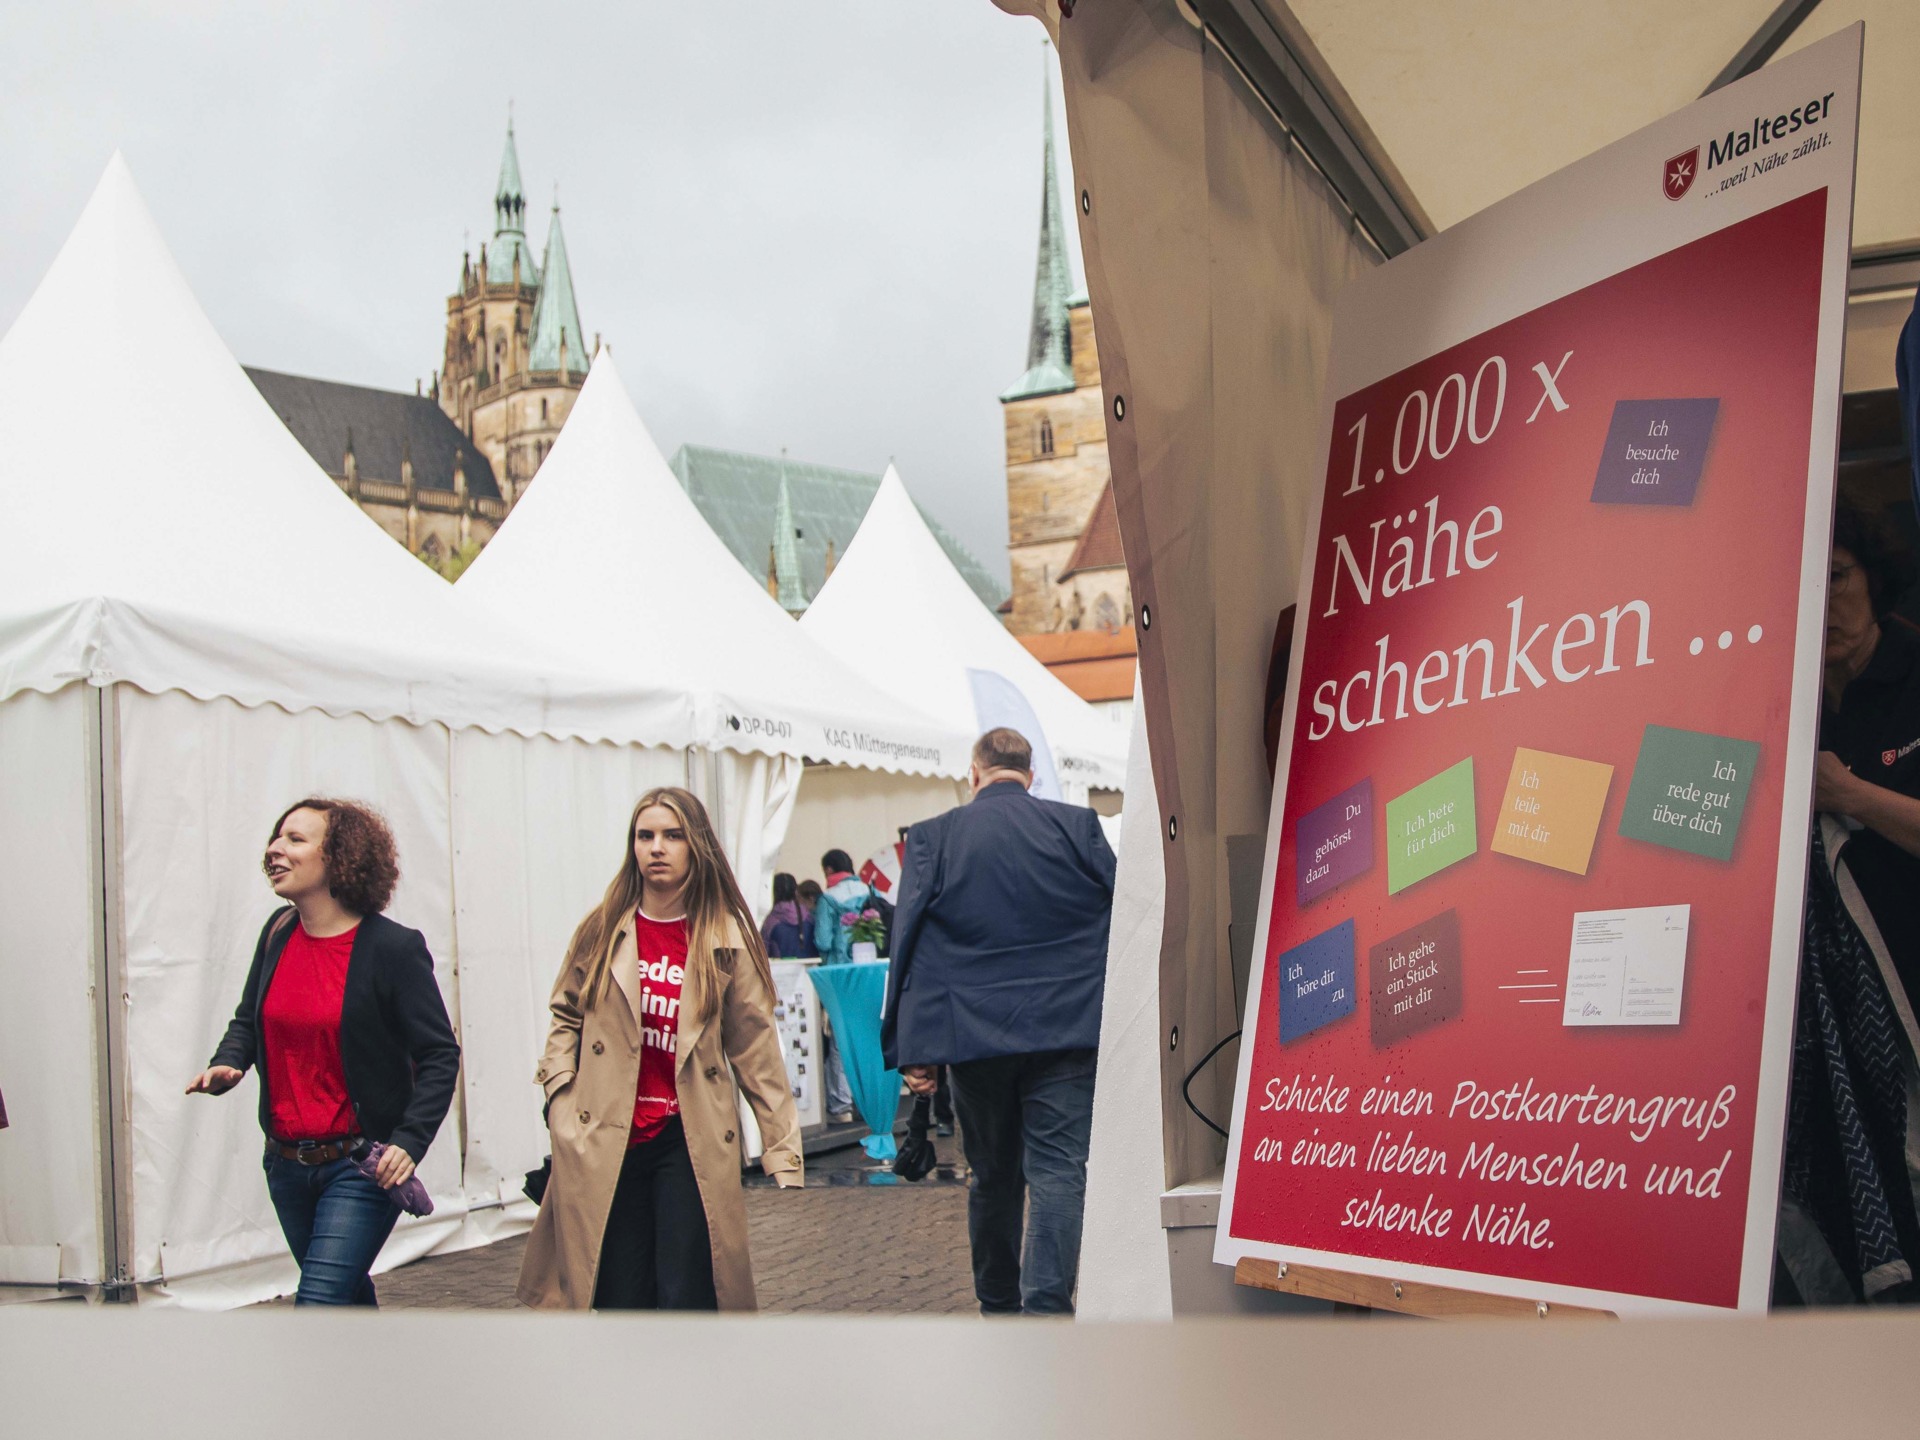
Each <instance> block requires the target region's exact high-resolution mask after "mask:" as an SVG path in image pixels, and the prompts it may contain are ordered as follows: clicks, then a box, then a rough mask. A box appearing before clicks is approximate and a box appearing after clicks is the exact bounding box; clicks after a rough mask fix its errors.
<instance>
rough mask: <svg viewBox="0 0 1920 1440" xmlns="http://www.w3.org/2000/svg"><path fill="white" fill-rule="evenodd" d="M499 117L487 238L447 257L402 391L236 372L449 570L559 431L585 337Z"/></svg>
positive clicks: (578, 378)
mask: <svg viewBox="0 0 1920 1440" xmlns="http://www.w3.org/2000/svg"><path fill="white" fill-rule="evenodd" d="M526 213H527V200H526V193H525V186H524V185H523V184H522V183H521V180H520V156H519V151H518V148H517V146H516V145H515V143H514V135H513V125H512V123H511V122H509V123H508V125H507V142H506V148H505V151H504V153H503V154H502V155H501V159H500V179H499V182H498V183H497V184H496V185H495V186H494V196H493V215H494V229H493V237H492V239H490V240H488V241H487V242H486V243H485V244H483V245H482V246H481V247H480V254H479V257H478V259H475V257H474V256H472V255H471V254H464V255H462V256H461V257H460V288H459V290H458V291H456V292H455V293H454V294H453V295H451V296H449V297H448V298H447V305H446V315H447V328H446V343H445V347H444V351H443V354H442V360H441V366H440V368H439V369H438V370H436V371H435V372H434V376H433V383H432V386H431V387H430V388H424V387H421V386H419V385H416V386H415V387H414V388H415V393H414V394H412V395H408V394H405V393H403V392H398V391H391V390H376V389H373V388H371V387H369V386H364V385H343V384H338V383H335V382H333V381H330V380H315V379H312V378H310V377H308V376H303V375H282V374H278V373H276V372H273V371H267V370H257V369H249V370H248V371H247V374H248V376H249V377H250V378H251V379H252V380H253V383H254V385H255V387H256V388H258V389H259V391H260V393H261V394H262V395H263V396H264V397H265V398H266V400H267V402H268V404H270V405H271V406H272V407H273V409H274V411H275V413H276V414H278V415H279V416H280V418H281V419H282V420H283V421H284V422H285V423H286V426H287V428H288V429H289V430H291V431H292V432H293V434H294V436H295V438H296V439H298V440H299V441H300V443H301V444H302V445H303V446H305V447H306V450H307V453H308V454H309V455H311V456H312V457H313V459H314V460H315V462H316V463H317V464H319V466H320V468H321V469H323V470H325V471H326V472H327V474H329V475H331V476H332V477H333V480H334V483H335V484H337V485H339V486H340V488H341V489H342V490H345V491H346V492H347V493H348V494H349V495H351V496H352V497H353V499H354V500H355V501H356V502H357V503H358V504H359V506H360V508H361V509H363V510H365V511H366V512H367V514H368V515H370V516H372V517H373V519H374V520H376V521H377V522H379V524H380V527H381V528H382V529H383V530H385V531H386V532H387V533H388V534H389V535H391V536H393V538H394V539H395V540H397V541H399V542H400V543H401V544H402V545H404V546H406V547H407V549H408V550H410V551H412V552H413V553H414V554H415V555H417V556H419V557H420V558H421V559H422V560H424V561H426V562H427V563H428V564H429V565H431V566H433V567H434V568H435V569H436V570H439V571H440V572H441V573H442V574H443V575H446V576H447V577H448V578H449V579H451V578H454V577H455V576H457V575H458V574H459V573H460V571H461V570H462V569H464V568H465V566H466V564H467V563H468V562H469V561H470V560H472V558H473V557H474V556H475V555H477V554H478V553H479V552H480V549H481V548H482V547H483V546H484V545H485V544H486V543H487V541H488V540H490V539H492V538H493V534H494V532H495V531H496V530H498V529H499V527H500V525H501V523H502V522H503V521H504V520H505V519H506V517H507V512H508V511H509V510H511V509H512V508H513V505H514V502H515V501H517V500H518V499H519V498H520V496H521V495H523V494H525V493H526V489H527V486H528V485H529V484H530V483H531V482H532V480H533V476H534V472H535V471H537V470H538V469H539V468H540V462H541V461H542V460H544V459H545V458H546V454H547V451H548V450H550V449H552V448H553V442H554V440H555V439H557V438H558V437H559V434H560V427H561V426H562V425H564V424H565V423H566V419H567V416H568V415H569V414H570V413H571V412H572V410H573V402H574V398H575V397H576V396H577V395H578V394H579V391H580V386H581V383H582V382H583V381H584V380H585V379H586V375H587V369H588V366H589V365H590V364H591V363H592V360H593V351H594V349H595V348H597V345H598V340H597V338H596V339H595V340H594V341H588V340H587V339H586V338H585V335H584V333H583V331H582V329H581V326H580V311H579V307H578V303H577V301H576V300H575V298H574V292H573V271H572V267H571V266H570V265H569V263H568V260H567V241H566V235H565V233H564V232H563V231H562V230H561V227H560V207H559V206H558V205H555V206H554V207H553V211H552V214H551V216H550V218H549V220H548V224H547V238H546V246H545V249H544V251H543V253H542V255H541V258H540V259H538V260H535V259H534V256H533V250H532V248H531V247H530V246H529V245H528V243H527V235H526Z"/></svg>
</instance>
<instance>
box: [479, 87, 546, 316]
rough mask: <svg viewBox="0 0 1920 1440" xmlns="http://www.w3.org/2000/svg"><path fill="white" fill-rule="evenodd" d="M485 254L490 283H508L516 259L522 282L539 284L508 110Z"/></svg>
mask: <svg viewBox="0 0 1920 1440" xmlns="http://www.w3.org/2000/svg"><path fill="white" fill-rule="evenodd" d="M484 253H485V254H486V256H487V283H488V284H489V285H511V284H512V283H513V281H514V273H513V269H514V263H515V261H518V262H519V266H520V277H519V278H520V283H521V284H522V285H538V284H539V283H540V272H539V271H538V270H536V269H535V268H534V264H533V252H532V251H530V250H529V249H528V248H527V192H526V186H524V185H522V184H521V183H520V151H519V148H518V147H517V146H516V145H515V144H514V142H513V116H512V114H511V113H509V114H508V116H507V144H506V148H505V149H504V150H502V151H501V153H500V180H499V183H498V184H496V185H495V186H494V187H493V244H492V245H491V246H488V247H485V248H484Z"/></svg>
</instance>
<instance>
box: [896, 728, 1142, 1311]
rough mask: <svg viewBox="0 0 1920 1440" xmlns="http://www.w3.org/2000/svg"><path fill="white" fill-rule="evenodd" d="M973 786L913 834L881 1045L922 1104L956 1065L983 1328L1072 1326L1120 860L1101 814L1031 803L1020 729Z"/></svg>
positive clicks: (990, 751)
mask: <svg viewBox="0 0 1920 1440" xmlns="http://www.w3.org/2000/svg"><path fill="white" fill-rule="evenodd" d="M971 780H972V785H973V800H972V803H971V804H968V805H966V806H964V807H962V808H961V809H958V810H952V811H949V812H948V813H946V814H944V815H940V816H936V817H935V818H934V819H932V820H928V821H924V822H923V823H921V824H919V825H915V826H914V827H913V828H912V829H911V830H910V831H909V832H908V833H907V852H906V856H905V859H904V862H903V864H902V867H901V879H900V903H899V908H898V911H897V912H896V915H895V922H894V944H893V955H892V971H891V973H890V976H889V984H888V986H887V1002H886V1010H885V1013H884V1014H883V1016H882V1019H881V1027H880V1038H881V1045H882V1047H883V1049H884V1051H885V1053H886V1060H887V1064H888V1065H890V1066H893V1067H895V1068H897V1069H899V1070H900V1071H901V1072H902V1074H904V1075H905V1076H906V1079H907V1084H908V1086H909V1088H911V1089H912V1090H913V1091H914V1093H915V1094H917V1095H923V1094H932V1093H933V1092H934V1091H935V1089H936V1088H937V1084H938V1082H937V1079H936V1077H935V1075H934V1067H935V1066H938V1065H942V1064H944V1065H947V1066H948V1067H950V1073H951V1075H952V1082H953V1095H954V1103H955V1108H956V1109H957V1110H958V1112H959V1118H960V1131H961V1144H962V1147H963V1149H964V1150H965V1152H966V1157H967V1164H968V1166H969V1168H970V1169H971V1170H972V1172H973V1174H972V1181H971V1184H970V1193H969V1195H968V1197H967V1235H968V1239H969V1241H970V1243H971V1246H972V1250H973V1288H974V1295H975V1296H976V1298H977V1299H978V1300H979V1302H980V1309H981V1311H982V1313H984V1314H989V1315H997V1314H1017V1313H1026V1314H1030V1315H1048V1314H1051V1315H1063V1314H1072V1313H1073V1291H1074V1285H1075V1282H1076V1280H1077V1279H1078V1276H1079V1268H1080V1230H1081V1217H1082V1213H1083V1211H1084V1208H1085V1203H1086V1184H1087V1146H1088V1141H1089V1139H1090V1137H1091V1133H1092V1128H1093V1079H1094V1057H1095V1053H1096V1050H1097V1047H1098V1045H1099V1039H1100V1002H1101V997H1102V994H1103V992H1104V989H1105V985H1106V966H1107V930H1108V927H1109V924H1110V922H1111V920H1112V911H1113V877H1114V857H1113V851H1112V850H1111V849H1110V848H1109V847H1108V845H1107V841H1106V836H1105V835H1104V834H1103V833H1102V832H1101V829H1100V818H1099V816H1097V815H1096V814H1094V812H1093V811H1092V810H1089V809H1084V808H1082V807H1079V806H1073V805H1062V804H1059V803H1057V802H1055V801H1051V800H1037V799H1035V798H1034V797H1033V796H1032V795H1030V794H1029V793H1028V790H1029V787H1030V786H1031V785H1032V784H1033V750H1032V747H1031V746H1030V745H1029V744H1028V742H1027V740H1026V737H1024V736H1023V735H1021V734H1020V732H1019V731H1017V730H1011V729H1006V728H1001V729H996V730H989V731H988V732H987V733H986V734H985V735H982V736H981V737H980V739H979V740H978V741H976V742H975V744H974V748H973V765H972V770H971ZM1023 1210H1024V1211H1025V1217H1024V1225H1023V1215H1022V1212H1023Z"/></svg>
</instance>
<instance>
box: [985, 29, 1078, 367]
mask: <svg viewBox="0 0 1920 1440" xmlns="http://www.w3.org/2000/svg"><path fill="white" fill-rule="evenodd" d="M1046 48H1047V65H1046V69H1045V70H1044V71H1043V72H1042V74H1041V80H1040V104H1041V136H1042V140H1041V145H1042V165H1041V175H1042V178H1041V193H1040V255H1039V260H1038V262H1037V264H1036V265H1035V267H1034V276H1033V320H1032V326H1031V328H1030V330H1029V331H1028V335H1027V371H1026V373H1025V374H1024V375H1022V376H1021V377H1020V378H1019V379H1018V380H1016V381H1014V382H1013V384H1012V385H1011V386H1010V387H1009V388H1008V389H1007V390H1006V391H1004V392H1003V393H1002V394H1001V396H1000V398H1001V399H1002V400H1026V399H1030V398H1032V397H1034V396H1037V395H1058V394H1061V393H1063V392H1065V391H1068V390H1071V389H1073V335H1072V331H1071V330H1070V329H1069V328H1068V324H1067V297H1068V295H1069V294H1071V293H1072V291H1073V269H1072V264H1071V261H1070V260H1069V259H1068V256H1067V227H1066V222H1065V221H1064V220H1063V219H1062V218H1061V214H1060V186H1059V182H1058V180H1057V179H1056V178H1055V172H1054V163H1053V54H1052V47H1051V46H1048V47H1046Z"/></svg>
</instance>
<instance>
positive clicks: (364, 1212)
mask: <svg viewBox="0 0 1920 1440" xmlns="http://www.w3.org/2000/svg"><path fill="white" fill-rule="evenodd" d="M266 1169H267V1194H268V1195H270V1196H272V1197H273V1208H274V1211H275V1212H276V1213H277V1214H278V1215H279V1216H280V1230H281V1233H282V1234H284V1235H285V1236H286V1237H287V1248H288V1249H289V1250H291V1251H293V1258H294V1259H295V1260H297V1261H298V1262H299V1263H300V1289H299V1290H298V1291H297V1292H296V1293H295V1295H294V1302H293V1303H294V1304H296V1305H378V1304H379V1301H378V1300H377V1299H376V1298H375V1296H374V1290H373V1279H372V1277H371V1276H370V1275H369V1274H368V1273H367V1272H369V1271H370V1270H372V1269H373V1262H374V1261H375V1260H376V1259H378V1258H379V1256H380V1247H381V1246H382V1245H385V1244H386V1243H387V1236H388V1235H389V1234H391V1233H392V1232H393V1222H394V1221H395V1220H398V1219H399V1218H400V1207H399V1206H397V1205H395V1204H394V1203H393V1201H391V1200H389V1199H388V1198H387V1192H386V1191H384V1190H382V1189H381V1188H380V1187H379V1186H378V1185H376V1184H374V1182H373V1181H371V1180H369V1179H368V1178H367V1177H366V1176H364V1175H362V1174H361V1173H360V1170H359V1167H358V1166H356V1165H355V1164H354V1163H353V1162H352V1161H351V1160H335V1161H333V1162H332V1163H331V1164H327V1165H302V1164H301V1163H300V1162H299V1161H297V1160H288V1159H286V1158H285V1157H283V1156H280V1155H275V1154H273V1153H272V1152H271V1151H269V1152H268V1154H267V1158H266Z"/></svg>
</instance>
